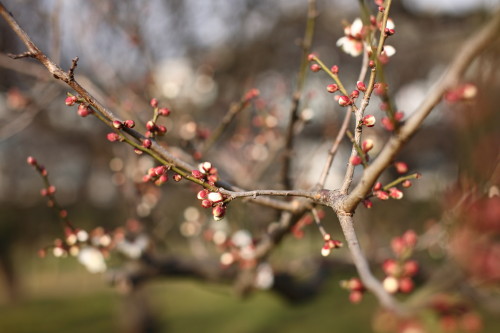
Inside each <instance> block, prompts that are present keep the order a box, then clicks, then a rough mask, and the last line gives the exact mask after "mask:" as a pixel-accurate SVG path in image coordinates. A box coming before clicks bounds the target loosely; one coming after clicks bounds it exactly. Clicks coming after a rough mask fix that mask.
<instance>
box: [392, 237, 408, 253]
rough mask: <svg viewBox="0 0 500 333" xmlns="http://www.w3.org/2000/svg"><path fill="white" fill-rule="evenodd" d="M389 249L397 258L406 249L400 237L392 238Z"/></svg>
mask: <svg viewBox="0 0 500 333" xmlns="http://www.w3.org/2000/svg"><path fill="white" fill-rule="evenodd" d="M391 248H392V252H394V254H395V255H396V256H398V257H399V256H401V255H402V254H403V252H404V251H405V250H406V249H407V246H406V242H405V241H404V240H403V238H402V237H394V238H393V239H392V240H391Z"/></svg>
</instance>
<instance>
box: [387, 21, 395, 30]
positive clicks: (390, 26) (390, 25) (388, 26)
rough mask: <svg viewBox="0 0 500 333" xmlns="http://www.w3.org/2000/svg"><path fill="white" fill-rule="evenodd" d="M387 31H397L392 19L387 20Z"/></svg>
mask: <svg viewBox="0 0 500 333" xmlns="http://www.w3.org/2000/svg"><path fill="white" fill-rule="evenodd" d="M385 27H386V28H387V29H395V28H396V25H395V24H394V21H393V20H391V19H387V24H386V25H385Z"/></svg>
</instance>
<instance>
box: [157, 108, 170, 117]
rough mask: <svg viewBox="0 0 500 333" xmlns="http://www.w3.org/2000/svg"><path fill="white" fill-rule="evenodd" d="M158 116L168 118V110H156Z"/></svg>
mask: <svg viewBox="0 0 500 333" xmlns="http://www.w3.org/2000/svg"><path fill="white" fill-rule="evenodd" d="M158 114H159V115H160V116H164V117H168V116H169V115H170V110H169V109H167V108H160V109H159V110H158Z"/></svg>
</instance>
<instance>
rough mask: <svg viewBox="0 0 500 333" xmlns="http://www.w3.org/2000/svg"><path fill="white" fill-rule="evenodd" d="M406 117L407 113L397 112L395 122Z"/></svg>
mask: <svg viewBox="0 0 500 333" xmlns="http://www.w3.org/2000/svg"><path fill="white" fill-rule="evenodd" d="M404 116H405V113H404V112H402V111H397V112H395V113H394V120H396V121H401V120H402V119H403V118H404Z"/></svg>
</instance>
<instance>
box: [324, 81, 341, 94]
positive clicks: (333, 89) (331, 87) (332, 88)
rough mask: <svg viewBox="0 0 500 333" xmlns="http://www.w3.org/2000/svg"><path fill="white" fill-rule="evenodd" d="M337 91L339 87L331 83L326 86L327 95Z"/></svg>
mask: <svg viewBox="0 0 500 333" xmlns="http://www.w3.org/2000/svg"><path fill="white" fill-rule="evenodd" d="M337 90H339V86H338V85H336V84H335V83H332V84H329V85H327V86H326V91H328V92H329V93H334V92H336V91H337Z"/></svg>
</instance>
